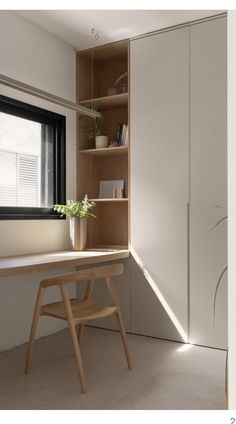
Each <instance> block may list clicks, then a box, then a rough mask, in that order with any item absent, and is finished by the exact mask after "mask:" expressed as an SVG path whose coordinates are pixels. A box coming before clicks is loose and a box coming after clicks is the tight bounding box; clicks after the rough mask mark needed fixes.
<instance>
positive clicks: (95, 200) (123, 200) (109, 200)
mask: <svg viewBox="0 0 236 424" xmlns="http://www.w3.org/2000/svg"><path fill="white" fill-rule="evenodd" d="M89 200H90V201H92V202H96V203H98V202H128V200H129V199H128V198H127V197H123V198H121V199H113V198H110V199H89Z"/></svg>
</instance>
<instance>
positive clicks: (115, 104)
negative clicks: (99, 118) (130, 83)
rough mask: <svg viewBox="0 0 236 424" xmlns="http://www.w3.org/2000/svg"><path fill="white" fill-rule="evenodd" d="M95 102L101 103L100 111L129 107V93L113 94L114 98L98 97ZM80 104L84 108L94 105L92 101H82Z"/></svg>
mask: <svg viewBox="0 0 236 424" xmlns="http://www.w3.org/2000/svg"><path fill="white" fill-rule="evenodd" d="M93 101H94V102H100V106H99V111H100V110H105V109H116V108H119V107H123V106H128V93H121V94H113V95H112V96H106V97H98V98H96V99H93ZM79 104H80V105H82V106H85V105H88V107H89V106H90V105H91V104H92V100H91V99H89V100H81V101H79Z"/></svg>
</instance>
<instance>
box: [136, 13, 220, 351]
mask: <svg viewBox="0 0 236 424" xmlns="http://www.w3.org/2000/svg"><path fill="white" fill-rule="evenodd" d="M226 37H227V18H226V16H222V17H215V18H214V19H209V20H206V21H202V22H196V23H193V24H191V25H189V26H184V27H179V28H176V29H170V30H167V31H162V32H158V33H156V34H151V35H147V36H144V37H141V38H137V39H134V40H131V42H130V146H131V164H130V179H131V190H130V191H131V251H132V255H133V259H132V272H131V297H130V298H131V302H130V305H131V306H130V314H131V318H130V322H131V324H130V325H131V332H133V333H138V334H146V335H149V336H154V337H161V338H165V339H171V340H180V341H182V340H184V341H190V342H191V343H196V344H200V345H205V346H212V347H218V348H226V347H227V300H226V299H227V281H226V278H227V273H226V272H225V273H224V275H223V278H222V281H221V284H220V287H219V291H218V295H217V298H216V305H215V306H216V308H215V319H214V310H213V309H214V307H213V306H214V293H215V288H216V285H217V281H218V279H219V277H220V275H221V273H222V271H223V270H224V268H225V267H226V266H227V219H223V220H222V222H220V223H219V224H218V225H216V224H217V223H218V221H220V220H221V219H222V218H224V217H226V216H227V159H226V157H227V57H226V56H227V38H226Z"/></svg>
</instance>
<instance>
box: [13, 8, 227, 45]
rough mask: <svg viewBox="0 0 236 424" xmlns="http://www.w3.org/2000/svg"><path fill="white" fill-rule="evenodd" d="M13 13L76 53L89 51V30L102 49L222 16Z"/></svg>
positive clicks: (189, 12) (147, 12)
mask: <svg viewBox="0 0 236 424" xmlns="http://www.w3.org/2000/svg"><path fill="white" fill-rule="evenodd" d="M15 12H16V13H17V14H20V15H21V16H22V17H24V18H26V19H27V20H29V21H31V22H33V23H34V24H36V25H38V26H40V27H41V28H43V29H45V30H47V31H49V32H50V33H51V34H53V35H55V36H57V37H58V38H60V39H62V40H64V41H65V42H66V43H68V44H70V45H71V46H72V47H74V48H75V49H76V50H78V51H80V50H84V49H87V48H89V47H91V29H92V28H95V30H96V31H97V32H98V33H99V40H98V41H97V42H96V45H102V44H106V43H110V42H113V41H117V40H122V39H125V38H130V37H134V36H137V35H141V34H144V33H147V32H150V31H155V30H158V29H161V28H166V27H168V26H172V25H177V24H181V23H184V22H189V21H192V20H195V19H200V18H205V17H207V16H212V15H215V14H218V13H222V11H220V10H218V11H216V10H21V11H15Z"/></svg>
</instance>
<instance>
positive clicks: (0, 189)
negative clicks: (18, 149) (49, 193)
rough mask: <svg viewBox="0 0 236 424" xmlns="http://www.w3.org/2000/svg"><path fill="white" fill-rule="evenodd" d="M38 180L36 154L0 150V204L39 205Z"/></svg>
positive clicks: (38, 172) (38, 167)
mask: <svg viewBox="0 0 236 424" xmlns="http://www.w3.org/2000/svg"><path fill="white" fill-rule="evenodd" d="M39 182H40V166H39V158H38V156H34V155H26V154H22V153H15V152H6V151H0V206H24V207H25V206H28V207H37V206H39V195H40V190H39Z"/></svg>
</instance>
